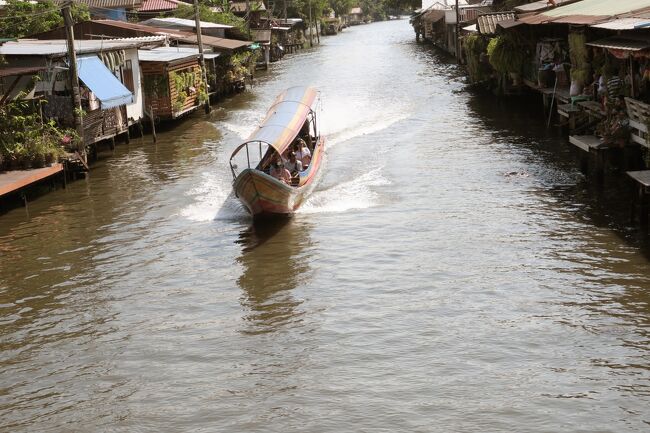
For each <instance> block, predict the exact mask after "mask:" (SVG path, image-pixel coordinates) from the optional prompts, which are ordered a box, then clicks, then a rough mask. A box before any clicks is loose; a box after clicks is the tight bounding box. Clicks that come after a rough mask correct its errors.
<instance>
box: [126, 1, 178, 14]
mask: <svg viewBox="0 0 650 433" xmlns="http://www.w3.org/2000/svg"><path fill="white" fill-rule="evenodd" d="M179 3H180V4H183V2H181V1H179V0H144V1H143V2H142V6H140V7H139V8H138V12H158V11H173V10H176V9H178V5H179ZM187 6H189V5H187Z"/></svg>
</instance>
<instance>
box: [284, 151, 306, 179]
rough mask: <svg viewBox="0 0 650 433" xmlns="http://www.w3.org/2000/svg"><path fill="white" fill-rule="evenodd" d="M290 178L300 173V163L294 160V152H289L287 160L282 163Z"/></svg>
mask: <svg viewBox="0 0 650 433" xmlns="http://www.w3.org/2000/svg"><path fill="white" fill-rule="evenodd" d="M284 167H285V168H286V169H287V170H289V173H291V176H296V175H297V174H298V173H300V172H301V171H302V161H300V160H299V159H297V158H296V152H289V159H288V160H287V161H286V162H285V163H284Z"/></svg>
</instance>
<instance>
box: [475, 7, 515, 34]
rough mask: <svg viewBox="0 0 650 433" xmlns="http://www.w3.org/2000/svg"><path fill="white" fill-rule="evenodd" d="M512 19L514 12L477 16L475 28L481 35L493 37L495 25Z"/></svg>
mask: <svg viewBox="0 0 650 433" xmlns="http://www.w3.org/2000/svg"><path fill="white" fill-rule="evenodd" d="M514 18H515V13H514V12H494V13H487V14H483V15H479V16H478V18H477V19H476V28H477V29H478V32H479V33H481V34H483V35H493V34H495V33H496V29H497V23H499V22H501V21H506V20H513V19H514Z"/></svg>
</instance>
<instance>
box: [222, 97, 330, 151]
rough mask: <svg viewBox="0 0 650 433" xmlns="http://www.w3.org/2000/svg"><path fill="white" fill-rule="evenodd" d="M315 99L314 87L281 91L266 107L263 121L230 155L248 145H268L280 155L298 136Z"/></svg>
mask: <svg viewBox="0 0 650 433" xmlns="http://www.w3.org/2000/svg"><path fill="white" fill-rule="evenodd" d="M317 96H318V92H317V91H316V89H314V88H313V87H302V86H301V87H291V88H289V89H287V90H285V91H284V92H282V93H281V94H280V95H279V96H278V97H277V98H276V99H275V101H274V102H273V105H272V106H271V108H269V111H268V112H267V113H266V118H265V119H264V121H263V122H262V123H261V124H260V126H259V127H258V128H257V129H256V130H255V131H254V132H253V133H252V134H251V135H250V137H248V139H247V140H246V142H244V143H243V144H242V145H241V146H239V147H237V149H236V150H235V152H233V156H234V155H235V154H236V153H237V152H238V151H239V150H240V149H241V148H242V147H243V146H245V145H246V144H248V143H251V142H263V143H267V144H268V145H269V146H271V147H273V148H274V149H275V150H276V151H277V152H278V153H280V154H281V153H283V152H284V151H285V150H286V149H287V148H288V147H289V146H290V145H291V142H292V141H293V139H294V138H296V136H297V135H298V134H299V133H300V129H301V128H302V125H303V124H304V123H305V120H306V119H307V116H308V115H309V113H311V112H312V105H313V103H314V101H315V100H316V98H317Z"/></svg>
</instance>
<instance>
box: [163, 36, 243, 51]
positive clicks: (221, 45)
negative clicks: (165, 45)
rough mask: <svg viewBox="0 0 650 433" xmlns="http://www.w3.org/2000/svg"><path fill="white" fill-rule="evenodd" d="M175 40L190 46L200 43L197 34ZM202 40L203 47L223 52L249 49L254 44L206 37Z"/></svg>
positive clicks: (202, 37)
mask: <svg viewBox="0 0 650 433" xmlns="http://www.w3.org/2000/svg"><path fill="white" fill-rule="evenodd" d="M175 39H177V40H179V41H182V42H185V43H188V44H197V43H198V42H197V40H196V35H195V34H190V35H189V36H186V37H182V38H175ZM201 40H202V41H203V45H207V46H209V47H212V48H217V49H223V50H236V49H237V48H242V47H247V46H249V45H251V44H252V43H253V42H251V41H238V40H235V39H225V38H216V37H214V36H206V35H203V36H201Z"/></svg>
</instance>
